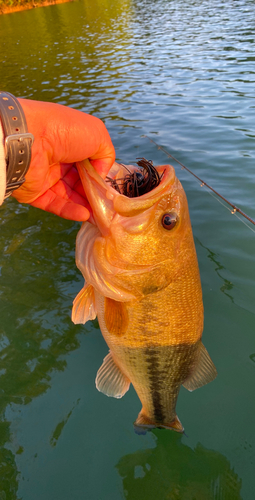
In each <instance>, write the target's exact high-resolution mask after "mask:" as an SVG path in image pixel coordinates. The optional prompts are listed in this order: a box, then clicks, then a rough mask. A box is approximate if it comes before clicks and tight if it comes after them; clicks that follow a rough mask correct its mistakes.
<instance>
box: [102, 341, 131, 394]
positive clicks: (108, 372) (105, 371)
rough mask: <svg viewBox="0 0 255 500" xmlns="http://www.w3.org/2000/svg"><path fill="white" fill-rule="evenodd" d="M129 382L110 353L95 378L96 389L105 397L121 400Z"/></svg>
mask: <svg viewBox="0 0 255 500" xmlns="http://www.w3.org/2000/svg"><path fill="white" fill-rule="evenodd" d="M129 386H130V381H129V380H128V378H127V377H126V375H124V374H123V373H122V372H121V370H120V369H119V367H118V366H117V365H116V363H115V361H114V359H113V357H112V353H111V351H110V352H109V354H107V356H106V357H105V358H104V361H103V364H102V366H100V368H99V370H98V372H97V376H96V388H97V390H98V391H100V392H103V393H104V394H105V395H106V396H111V397H113V398H122V396H124V394H126V392H127V391H128V389H129Z"/></svg>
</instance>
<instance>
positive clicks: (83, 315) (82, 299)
mask: <svg viewBox="0 0 255 500" xmlns="http://www.w3.org/2000/svg"><path fill="white" fill-rule="evenodd" d="M96 315H97V313H96V308H95V296H94V289H93V286H92V285H85V286H84V287H83V288H82V289H81V291H80V292H79V293H78V295H77V296H76V297H75V299H74V301H73V309H72V321H73V323H75V324H76V325H77V324H83V325H84V323H86V322H87V321H89V320H90V319H95V318H96Z"/></svg>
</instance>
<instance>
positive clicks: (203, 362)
mask: <svg viewBox="0 0 255 500" xmlns="http://www.w3.org/2000/svg"><path fill="white" fill-rule="evenodd" d="M216 376H217V370H216V368H215V366H214V364H213V362H212V360H211V358H210V356H209V354H208V352H207V350H206V348H205V346H204V345H203V344H202V342H201V346H200V351H199V357H198V361H197V364H196V366H195V368H194V369H193V370H192V372H191V374H190V375H189V376H188V378H186V380H185V381H184V383H183V384H182V385H183V387H185V389H188V391H194V390H195V389H198V388H199V387H203V385H206V384H208V383H209V382H212V380H214V379H215V377H216Z"/></svg>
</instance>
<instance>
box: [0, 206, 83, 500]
mask: <svg viewBox="0 0 255 500" xmlns="http://www.w3.org/2000/svg"><path fill="white" fill-rule="evenodd" d="M13 207H15V209H16V210H15V212H16V213H15V218H13V213H14V212H13ZM1 214H3V209H1ZM1 214H0V216H1ZM40 216H41V220H40V221H39V223H38V210H34V209H31V208H28V207H21V206H20V207H19V208H18V209H17V204H16V202H15V201H11V200H10V201H9V203H8V206H7V207H4V217H2V219H1V222H2V225H1V240H2V243H4V247H3V252H2V254H1V255H0V264H1V266H2V273H1V278H0V283H1V326H0V361H1V372H0V382H1V386H0V394H1V397H0V415H1V421H0V446H1V449H0V463H1V464H2V467H1V468H0V477H1V483H0V485H1V486H0V495H1V491H3V492H5V494H6V495H7V496H6V498H8V499H9V498H10V499H16V491H17V487H18V482H17V477H18V471H17V468H16V464H15V456H14V455H13V453H12V452H11V451H10V450H9V449H7V448H5V446H4V445H5V444H6V443H7V442H8V441H9V440H10V439H12V436H11V435H10V432H9V426H10V422H8V421H7V420H6V418H5V409H6V407H7V406H9V405H12V404H15V405H27V404H29V403H30V402H31V401H32V400H33V398H35V397H37V396H39V395H41V394H43V393H44V392H45V391H46V390H47V389H49V388H50V386H51V375H52V373H54V371H56V370H57V371H59V370H60V371H62V370H64V369H65V366H66V360H65V359H64V358H63V357H62V356H63V355H66V354H67V353H68V352H70V351H72V350H74V349H77V347H79V341H78V339H77V335H78V333H79V332H80V329H79V328H78V329H76V328H75V327H74V325H73V324H72V323H71V321H70V304H71V299H72V294H71V291H70V290H69V292H66V286H68V288H69V287H70V281H71V282H73V284H74V287H75V282H76V281H78V278H77V277H76V270H75V267H74V265H73V263H74V245H75V236H76V233H77V229H78V227H79V225H78V224H77V225H73V224H72V223H69V222H67V221H61V220H57V219H55V218H54V217H52V216H49V215H47V214H43V215H42V214H40ZM10 221H11V223H12V232H11V233H10V232H9V230H8V227H9V223H10ZM54 221H55V222H56V226H55V227H54V223H55V222H54ZM42 227H43V231H41V228H42ZM67 234H68V236H69V239H68V240H67V238H66V236H67ZM62 239H64V241H61V240H62ZM49 240H50V241H51V242H52V246H51V248H50V247H49V245H48V241H49ZM68 265H69V266H68ZM67 266H68V267H69V269H67ZM17 276H18V279H17ZM78 286H79V285H78ZM58 433H59V429H56V431H55V433H54V435H53V437H52V439H53V441H54V440H56V439H57V437H56V435H57V434H58ZM21 452H22V450H21V449H20V447H19V446H18V448H17V450H16V453H17V454H20V453H21ZM1 488H2V490H1ZM0 498H1V500H2V498H5V496H3V497H1V496H0Z"/></svg>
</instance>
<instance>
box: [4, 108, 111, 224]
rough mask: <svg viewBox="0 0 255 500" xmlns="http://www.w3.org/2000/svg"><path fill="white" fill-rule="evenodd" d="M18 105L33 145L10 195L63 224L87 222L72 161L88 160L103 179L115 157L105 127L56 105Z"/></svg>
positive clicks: (82, 195)
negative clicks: (18, 184)
mask: <svg viewBox="0 0 255 500" xmlns="http://www.w3.org/2000/svg"><path fill="white" fill-rule="evenodd" d="M19 102H20V104H21V106H22V108H23V111H24V113H25V116H26V120H27V126H28V132H31V133H32V134H33V135H34V138H35V141H34V144H33V147H32V160H31V164H30V167H29V170H28V172H27V174H26V181H25V182H24V184H23V185H22V186H21V187H20V188H19V189H17V190H15V191H14V192H13V195H12V196H14V197H15V198H16V199H17V200H18V201H19V202H20V203H29V204H30V205H32V206H34V207H37V208H41V209H43V210H47V211H48V212H52V213H54V214H56V215H59V216H60V217H63V218H65V219H71V220H76V221H83V220H87V219H88V218H89V215H90V212H89V204H88V201H87V199H86V196H85V193H84V190H83V187H82V184H81V180H80V176H79V174H78V170H77V168H76V166H75V162H78V161H82V160H84V159H86V158H89V159H90V161H91V163H92V164H93V166H94V167H95V169H96V170H97V171H98V172H99V174H100V175H101V176H102V177H105V176H106V174H107V172H108V171H109V170H110V168H111V166H112V164H113V162H114V159H115V152H114V148H113V145H112V142H111V139H110V136H109V134H108V132H107V129H106V127H105V125H104V124H103V122H102V121H101V120H99V119H98V118H96V117H94V116H91V115H87V114H85V113H82V112H81V111H78V110H75V109H72V108H68V107H66V106H62V105H60V104H54V103H49V102H40V101H31V100H27V99H19Z"/></svg>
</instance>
